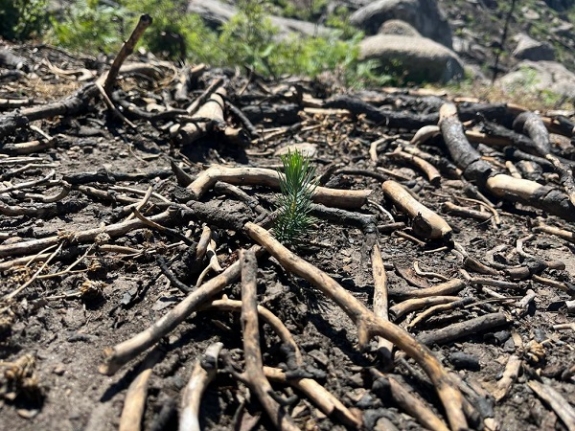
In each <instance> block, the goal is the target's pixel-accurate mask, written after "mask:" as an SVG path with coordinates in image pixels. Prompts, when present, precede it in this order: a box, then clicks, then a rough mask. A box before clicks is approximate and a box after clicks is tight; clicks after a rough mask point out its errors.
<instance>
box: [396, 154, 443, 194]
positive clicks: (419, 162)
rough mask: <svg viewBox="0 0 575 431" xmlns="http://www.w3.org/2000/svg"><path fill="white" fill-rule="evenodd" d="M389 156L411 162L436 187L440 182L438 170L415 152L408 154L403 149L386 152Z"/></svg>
mask: <svg viewBox="0 0 575 431" xmlns="http://www.w3.org/2000/svg"><path fill="white" fill-rule="evenodd" d="M388 156H389V157H391V158H393V159H399V160H403V161H406V162H409V163H411V164H413V165H414V166H415V167H417V168H419V169H420V170H421V171H422V172H423V173H424V174H425V176H426V177H427V180H428V181H429V183H430V184H431V185H433V186H435V187H438V186H439V184H440V183H441V174H440V173H439V171H438V170H437V169H436V168H435V166H433V165H432V164H431V163H429V162H428V161H426V160H424V159H422V158H421V157H419V156H417V155H415V154H409V153H407V152H404V151H394V152H393V153H390V154H388Z"/></svg>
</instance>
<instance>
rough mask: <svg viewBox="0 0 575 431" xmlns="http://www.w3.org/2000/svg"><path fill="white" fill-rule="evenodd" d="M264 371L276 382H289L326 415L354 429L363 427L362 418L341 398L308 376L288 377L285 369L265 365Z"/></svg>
mask: <svg viewBox="0 0 575 431" xmlns="http://www.w3.org/2000/svg"><path fill="white" fill-rule="evenodd" d="M264 373H265V375H266V377H267V378H268V379H270V380H272V381H274V382H279V383H287V384H288V385H290V386H292V387H294V388H295V389H297V390H298V391H300V392H302V393H303V394H305V395H306V396H307V397H308V398H309V399H310V400H311V401H312V402H313V403H314V404H315V405H316V406H317V407H318V408H319V409H320V410H321V411H322V412H323V413H324V414H325V415H328V416H335V417H337V418H338V419H339V420H340V421H342V422H343V423H344V424H345V425H347V426H348V427H352V428H353V429H360V428H361V426H362V421H361V419H360V418H359V417H358V416H356V415H354V414H353V413H352V412H351V411H350V410H349V409H348V408H347V407H346V406H344V405H343V404H342V402H341V401H340V400H338V399H337V398H336V397H335V396H334V395H333V394H332V393H331V392H329V391H328V390H327V389H325V388H324V387H323V386H322V385H320V384H319V383H318V382H316V381H315V380H313V379H308V378H301V379H292V378H288V377H287V376H286V374H285V372H284V371H283V370H280V369H278V368H271V367H264Z"/></svg>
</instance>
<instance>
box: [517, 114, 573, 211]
mask: <svg viewBox="0 0 575 431" xmlns="http://www.w3.org/2000/svg"><path fill="white" fill-rule="evenodd" d="M513 128H514V129H515V130H517V131H521V132H523V133H524V134H526V135H528V136H529V137H530V138H531V139H532V140H533V142H534V143H535V147H536V151H537V154H538V155H539V156H541V157H544V158H545V159H546V160H548V161H549V162H551V164H552V165H553V168H554V169H555V171H556V172H557V173H558V174H559V175H560V176H561V184H562V185H563V187H564V189H565V191H566V193H567V196H569V200H570V201H571V204H572V205H575V182H574V181H573V172H572V170H571V168H570V167H569V166H566V165H565V164H564V163H563V162H562V161H561V160H559V158H558V157H556V156H555V155H554V154H553V153H552V152H551V141H550V138H549V131H548V130H547V128H546V127H545V124H544V122H543V119H542V118H541V117H540V116H539V115H537V114H535V113H534V112H523V113H521V114H519V115H518V116H517V118H516V119H515V121H514V122H513Z"/></svg>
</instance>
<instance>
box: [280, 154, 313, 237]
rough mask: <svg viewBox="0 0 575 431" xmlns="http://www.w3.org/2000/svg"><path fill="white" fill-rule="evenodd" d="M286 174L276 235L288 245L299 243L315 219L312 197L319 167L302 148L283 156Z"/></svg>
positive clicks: (282, 181)
mask: <svg viewBox="0 0 575 431" xmlns="http://www.w3.org/2000/svg"><path fill="white" fill-rule="evenodd" d="M281 161H282V164H283V174H282V173H280V188H281V192H282V195H281V197H280V199H279V202H278V216H277V218H276V220H275V225H274V235H275V237H276V238H277V239H278V240H279V241H281V242H283V243H285V244H292V245H293V244H297V243H298V241H299V240H300V238H301V236H302V235H304V234H305V233H307V231H308V230H309V228H310V227H311V224H312V223H313V218H312V217H310V215H309V213H310V211H311V203H312V201H311V197H312V194H313V192H314V190H315V187H316V182H315V168H314V167H313V166H311V165H310V162H309V159H308V158H306V157H305V156H303V155H302V154H301V153H300V152H299V151H295V152H293V153H292V152H289V153H288V154H286V155H284V156H282V157H281Z"/></svg>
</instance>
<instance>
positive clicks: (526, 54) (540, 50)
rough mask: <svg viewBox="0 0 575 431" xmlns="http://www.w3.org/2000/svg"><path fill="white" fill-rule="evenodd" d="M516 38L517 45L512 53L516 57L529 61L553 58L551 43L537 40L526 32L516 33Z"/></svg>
mask: <svg viewBox="0 0 575 431" xmlns="http://www.w3.org/2000/svg"><path fill="white" fill-rule="evenodd" d="M516 40H517V42H518V43H517V47H516V48H515V50H514V51H513V54H512V55H513V57H515V58H516V59H518V60H531V61H553V60H555V52H554V50H553V47H552V46H551V44H549V43H547V42H539V41H537V40H535V39H532V38H531V37H529V36H527V35H526V34H519V35H517V36H516Z"/></svg>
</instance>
